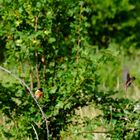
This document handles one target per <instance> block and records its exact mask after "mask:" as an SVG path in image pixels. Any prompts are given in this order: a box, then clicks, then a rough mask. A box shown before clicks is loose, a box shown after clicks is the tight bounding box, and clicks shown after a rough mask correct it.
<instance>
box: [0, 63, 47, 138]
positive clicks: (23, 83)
mask: <svg viewBox="0 0 140 140" xmlns="http://www.w3.org/2000/svg"><path fill="white" fill-rule="evenodd" d="M0 70H2V71H4V72H6V73H8V74H9V75H11V76H12V77H14V78H15V79H16V80H18V81H19V82H20V83H21V85H22V86H24V87H26V89H27V90H28V91H29V93H30V95H31V97H32V98H33V100H34V101H35V103H36V104H37V106H38V108H39V110H40V112H41V114H42V117H43V118H44V121H45V123H46V131H47V139H48V140H49V128H48V121H47V118H46V115H45V113H44V112H43V110H42V108H41V106H40V105H39V103H38V101H37V100H36V98H35V96H34V94H33V92H32V91H31V90H30V88H29V86H28V85H27V84H26V83H25V82H24V81H23V80H22V79H20V78H19V77H18V76H16V75H15V74H13V73H12V72H11V71H9V70H7V69H5V68H3V67H1V66H0Z"/></svg>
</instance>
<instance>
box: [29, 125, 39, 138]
mask: <svg viewBox="0 0 140 140" xmlns="http://www.w3.org/2000/svg"><path fill="white" fill-rule="evenodd" d="M31 125H32V127H33V130H34V132H35V135H36V139H37V140H39V137H38V134H37V131H36V129H35V127H34V125H33V124H31Z"/></svg>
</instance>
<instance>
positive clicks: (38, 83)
mask: <svg viewBox="0 0 140 140" xmlns="http://www.w3.org/2000/svg"><path fill="white" fill-rule="evenodd" d="M37 29H38V17H37V16H36V17H35V32H37ZM35 58H36V65H35V71H36V78H37V87H38V88H40V79H39V71H38V52H37V51H35Z"/></svg>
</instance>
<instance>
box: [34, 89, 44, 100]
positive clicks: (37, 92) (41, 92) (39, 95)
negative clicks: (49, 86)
mask: <svg viewBox="0 0 140 140" xmlns="http://www.w3.org/2000/svg"><path fill="white" fill-rule="evenodd" d="M35 97H36V99H37V100H39V99H40V98H41V97H43V91H42V88H39V89H37V91H36V92H35Z"/></svg>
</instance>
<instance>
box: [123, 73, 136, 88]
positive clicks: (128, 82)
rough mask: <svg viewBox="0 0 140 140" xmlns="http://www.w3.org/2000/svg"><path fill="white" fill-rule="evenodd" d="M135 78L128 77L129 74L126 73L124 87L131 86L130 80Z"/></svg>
mask: <svg viewBox="0 0 140 140" xmlns="http://www.w3.org/2000/svg"><path fill="white" fill-rule="evenodd" d="M135 79H136V78H135V77H130V74H129V73H127V79H126V82H125V88H126V90H127V88H128V87H130V86H131V84H132V82H133V81H134V80H135Z"/></svg>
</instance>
